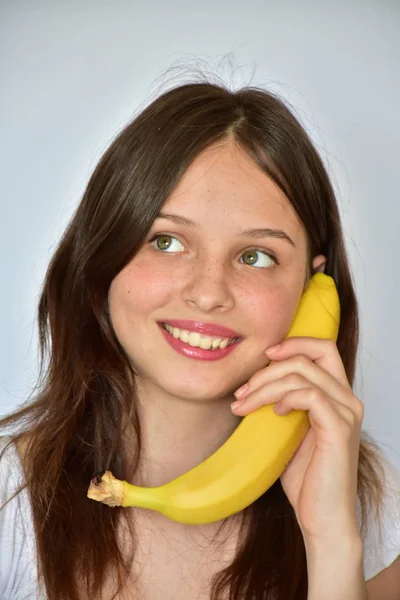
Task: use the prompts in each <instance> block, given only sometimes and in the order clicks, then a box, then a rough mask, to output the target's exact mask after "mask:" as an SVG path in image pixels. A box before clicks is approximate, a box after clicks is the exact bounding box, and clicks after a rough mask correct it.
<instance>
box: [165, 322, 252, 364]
mask: <svg viewBox="0 0 400 600" xmlns="http://www.w3.org/2000/svg"><path fill="white" fill-rule="evenodd" d="M160 330H161V332H162V334H163V336H164V338H165V340H166V342H167V343H168V344H169V345H170V346H171V347H172V348H173V349H174V350H175V351H176V352H178V353H179V354H183V355H184V356H186V357H187V358H193V359H197V360H205V361H215V360H219V359H221V358H224V357H225V356H227V355H228V354H230V353H231V352H233V351H234V350H235V348H237V346H238V345H239V344H240V341H241V339H238V340H237V341H235V342H234V343H233V344H231V345H230V346H226V348H218V349H216V350H205V349H203V348H199V347H194V346H190V344H185V343H184V342H182V341H181V340H180V339H179V338H178V339H176V338H174V336H173V335H171V334H170V333H168V331H166V329H164V327H163V326H162V325H160Z"/></svg>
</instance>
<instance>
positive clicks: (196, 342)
mask: <svg viewBox="0 0 400 600" xmlns="http://www.w3.org/2000/svg"><path fill="white" fill-rule="evenodd" d="M188 344H189V345H190V346H194V347H195V348H197V347H198V346H200V334H199V333H196V332H194V331H192V332H191V333H189V339H188Z"/></svg>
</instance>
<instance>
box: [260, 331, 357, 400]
mask: <svg viewBox="0 0 400 600" xmlns="http://www.w3.org/2000/svg"><path fill="white" fill-rule="evenodd" d="M266 354H267V356H268V357H269V358H271V360H272V361H281V360H285V359H287V358H290V357H292V356H295V355H296V354H303V355H305V356H307V357H308V358H309V359H310V360H311V361H312V362H313V363H315V364H316V365H317V366H319V367H321V368H322V369H323V370H324V371H326V372H327V373H329V374H330V375H331V376H332V377H333V378H334V379H336V381H338V382H339V383H341V384H342V385H343V386H344V387H347V388H348V389H351V385H350V383H349V381H348V379H347V375H346V370H345V368H344V365H343V361H342V359H341V357H340V354H339V351H338V348H337V345H336V343H335V342H334V341H333V340H325V339H319V338H314V337H293V338H288V339H286V340H284V341H283V342H282V343H281V344H279V346H278V349H277V351H276V352H273V353H271V352H270V351H269V350H268V349H267V350H266Z"/></svg>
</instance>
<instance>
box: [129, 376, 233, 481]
mask: <svg viewBox="0 0 400 600" xmlns="http://www.w3.org/2000/svg"><path fill="white" fill-rule="evenodd" d="M233 400H234V397H233V396H232V397H225V398H218V399H217V400H187V399H183V398H176V397H172V396H170V395H168V394H166V393H165V392H164V391H162V390H160V389H158V388H155V387H154V386H152V385H151V384H149V383H147V382H146V383H143V382H139V383H138V385H137V406H138V415H139V420H140V429H141V453H140V459H139V466H138V470H137V481H138V483H139V485H142V486H148V487H153V486H158V485H163V484H165V483H168V482H169V481H171V480H173V479H175V478H176V477H178V476H179V475H182V474H183V473H185V472H186V471H188V470H189V469H192V468H193V467H195V466H196V465H198V464H200V463H201V462H203V461H204V460H205V459H206V458H208V457H209V456H211V454H213V453H214V452H215V451H216V450H217V449H218V448H219V447H220V446H222V444H223V443H224V442H225V441H226V440H227V439H228V438H229V436H230V435H231V434H232V433H233V431H234V430H235V429H236V427H237V426H238V425H239V423H240V421H241V417H238V416H236V415H234V414H232V412H231V409H230V403H231V402H232V401H233Z"/></svg>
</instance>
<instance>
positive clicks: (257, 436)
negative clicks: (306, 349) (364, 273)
mask: <svg viewBox="0 0 400 600" xmlns="http://www.w3.org/2000/svg"><path fill="white" fill-rule="evenodd" d="M339 320H340V304H339V297H338V294H337V290H336V286H335V283H334V281H333V279H332V278H331V277H329V276H328V275H325V274H324V273H316V274H315V275H314V276H313V277H312V278H311V280H310V282H309V284H308V287H307V289H306V290H305V292H304V293H303V296H302V298H301V299H300V303H299V306H298V308H297V312H296V316H295V318H294V321H293V323H292V326H291V328H290V330H289V333H288V334H287V336H286V337H298V336H310V337H317V338H325V339H332V340H334V341H336V340H337V336H338V331H339ZM308 428H309V420H308V413H307V411H302V410H293V411H292V412H291V413H289V414H288V415H285V416H278V415H276V413H275V412H274V410H273V405H268V406H263V407H261V408H259V409H257V410H255V411H253V412H252V413H250V414H248V415H246V416H245V417H243V419H242V420H241V422H240V424H239V425H238V427H237V428H236V429H235V431H234V432H233V433H232V435H231V436H230V437H229V439H228V440H227V441H226V442H225V443H224V444H223V445H222V446H221V447H220V448H219V449H218V450H216V452H214V454H212V455H211V456H210V457H209V458H207V459H206V460H205V461H204V462H202V463H201V464H199V465H197V466H196V467H194V468H193V469H191V470H190V471H188V472H187V473H184V474H183V475H180V476H179V477H177V478H176V479H174V480H173V481H170V482H169V483H167V484H165V485H161V486H158V487H149V488H146V487H140V486H136V485H132V484H130V483H128V482H127V481H121V480H119V479H116V478H115V477H114V476H113V475H112V473H111V472H110V471H105V472H104V474H103V475H102V476H101V474H98V475H97V476H95V477H93V479H92V480H91V483H90V487H89V490H88V492H87V496H88V498H91V499H93V500H97V501H99V502H103V503H105V504H108V505H109V506H123V507H127V506H137V507H142V508H148V509H151V510H155V511H158V512H160V513H162V514H164V515H165V516H166V517H168V518H169V519H172V520H173V521H177V522H179V523H186V524H196V525H201V524H205V523H213V522H215V521H219V520H220V519H224V518H226V517H228V516H230V515H233V514H235V513H238V512H240V511H241V510H243V509H244V508H246V507H247V506H249V505H250V504H251V503H252V502H254V501H255V500H257V498H259V497H260V496H261V495H262V494H263V493H264V492H266V491H267V490H268V489H269V488H270V487H271V486H272V485H273V484H274V483H275V481H276V480H277V479H278V478H279V477H280V476H281V474H282V473H283V471H284V470H285V468H286V466H287V464H288V463H289V461H290V460H291V458H292V457H293V455H294V454H295V452H296V450H297V449H298V447H299V445H300V443H301V442H302V440H303V439H304V437H305V435H306V433H307V431H308Z"/></svg>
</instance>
